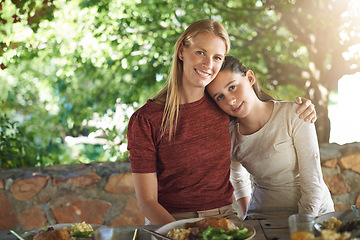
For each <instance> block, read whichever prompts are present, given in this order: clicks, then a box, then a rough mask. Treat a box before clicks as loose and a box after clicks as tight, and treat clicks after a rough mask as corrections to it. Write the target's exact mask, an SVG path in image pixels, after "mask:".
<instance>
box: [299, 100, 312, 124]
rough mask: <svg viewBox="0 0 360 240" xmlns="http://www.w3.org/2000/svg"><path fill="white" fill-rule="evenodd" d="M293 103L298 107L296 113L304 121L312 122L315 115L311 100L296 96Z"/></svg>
mask: <svg viewBox="0 0 360 240" xmlns="http://www.w3.org/2000/svg"><path fill="white" fill-rule="evenodd" d="M295 103H297V104H298V105H299V107H298V108H297V109H296V113H297V114H299V113H300V115H299V118H300V119H303V118H304V121H305V122H309V121H310V122H311V123H314V122H315V121H316V119H317V117H316V111H315V106H314V104H312V102H311V101H310V100H309V99H306V98H301V97H297V98H296V99H295Z"/></svg>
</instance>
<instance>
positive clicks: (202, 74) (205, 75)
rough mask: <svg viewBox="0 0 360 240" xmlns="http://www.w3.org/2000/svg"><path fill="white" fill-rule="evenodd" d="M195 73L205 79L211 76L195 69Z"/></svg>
mask: <svg viewBox="0 0 360 240" xmlns="http://www.w3.org/2000/svg"><path fill="white" fill-rule="evenodd" d="M195 71H196V72H197V73H198V74H200V75H201V76H204V77H207V76H209V75H210V74H209V73H203V72H200V71H199V70H197V69H195Z"/></svg>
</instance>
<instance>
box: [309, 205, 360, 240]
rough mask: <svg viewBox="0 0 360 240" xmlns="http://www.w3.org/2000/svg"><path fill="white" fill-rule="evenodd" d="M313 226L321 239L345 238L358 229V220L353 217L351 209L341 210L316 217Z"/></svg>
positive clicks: (359, 224)
mask: <svg viewBox="0 0 360 240" xmlns="http://www.w3.org/2000/svg"><path fill="white" fill-rule="evenodd" d="M314 227H315V229H316V230H317V231H318V232H319V235H321V237H320V238H321V239H347V238H349V237H350V236H351V234H352V233H353V232H354V231H357V230H358V229H360V221H358V220H356V219H355V215H354V212H353V211H352V210H343V211H336V212H330V213H327V214H324V215H322V216H319V217H317V218H316V219H315V225H314ZM356 237H357V238H359V237H360V236H359V235H358V236H356Z"/></svg>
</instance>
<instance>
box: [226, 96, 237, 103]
mask: <svg viewBox="0 0 360 240" xmlns="http://www.w3.org/2000/svg"><path fill="white" fill-rule="evenodd" d="M228 102H229V104H230V105H234V104H235V103H236V98H234V97H231V98H229V101H228Z"/></svg>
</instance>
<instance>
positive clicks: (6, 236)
mask: <svg viewBox="0 0 360 240" xmlns="http://www.w3.org/2000/svg"><path fill="white" fill-rule="evenodd" d="M245 223H246V224H249V225H251V226H253V227H254V228H255V230H256V235H255V237H254V238H253V239H254V240H288V239H290V237H289V229H288V224H287V219H273V220H247V221H245ZM144 227H145V228H148V229H151V230H156V229H158V228H159V227H160V226H156V225H147V226H123V227H114V229H116V230H117V231H120V234H119V235H120V236H118V237H116V238H112V239H116V240H132V238H133V235H134V231H135V229H138V237H137V240H151V235H150V234H149V233H147V232H145V231H143V230H142V229H143V228H144ZM19 234H20V235H21V236H22V235H23V234H25V231H21V232H19ZM15 239H17V238H16V237H15V236H13V235H12V234H11V233H10V232H9V231H0V240H15ZM109 240H110V239H109Z"/></svg>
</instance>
